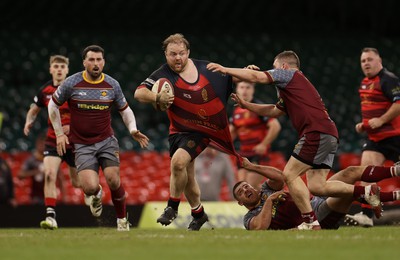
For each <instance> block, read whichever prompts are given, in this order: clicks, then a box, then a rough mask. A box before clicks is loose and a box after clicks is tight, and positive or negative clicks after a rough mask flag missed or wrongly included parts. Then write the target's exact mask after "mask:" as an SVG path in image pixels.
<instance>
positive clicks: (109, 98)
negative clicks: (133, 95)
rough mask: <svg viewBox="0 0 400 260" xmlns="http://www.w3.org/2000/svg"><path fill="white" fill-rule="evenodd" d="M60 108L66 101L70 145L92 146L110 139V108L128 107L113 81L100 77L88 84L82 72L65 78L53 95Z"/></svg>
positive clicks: (104, 75)
mask: <svg viewBox="0 0 400 260" xmlns="http://www.w3.org/2000/svg"><path fill="white" fill-rule="evenodd" d="M53 101H54V102H55V103H56V104H57V105H61V104H63V103H64V102H66V101H68V104H69V107H70V110H71V128H70V129H71V138H70V139H71V142H72V143H75V144H86V145H90V144H94V143H98V142H101V141H103V140H105V139H106V138H108V137H110V136H112V135H113V134H114V131H113V129H112V127H111V107H112V105H113V104H115V105H116V107H117V109H118V110H119V111H123V110H125V109H126V108H127V107H128V103H127V102H126V99H125V96H124V94H123V93H122V90H121V87H120V85H119V83H118V81H116V80H115V79H113V78H112V77H110V76H108V75H107V74H104V73H103V74H102V76H101V79H100V80H98V81H90V80H89V79H88V78H87V77H86V76H85V71H83V72H78V73H75V74H74V75H72V76H70V77H68V78H67V79H66V80H65V81H64V82H63V83H62V84H61V86H60V87H59V88H58V89H57V91H56V92H55V93H54V95H53Z"/></svg>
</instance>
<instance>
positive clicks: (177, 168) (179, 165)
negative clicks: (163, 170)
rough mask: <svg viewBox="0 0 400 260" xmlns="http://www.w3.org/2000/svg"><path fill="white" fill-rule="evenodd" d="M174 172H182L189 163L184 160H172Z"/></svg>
mask: <svg viewBox="0 0 400 260" xmlns="http://www.w3.org/2000/svg"><path fill="white" fill-rule="evenodd" d="M171 167H172V172H181V171H183V170H185V169H186V167H187V163H186V162H185V161H183V160H179V159H178V160H173V161H172V162H171Z"/></svg>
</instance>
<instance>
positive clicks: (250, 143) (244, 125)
mask: <svg viewBox="0 0 400 260" xmlns="http://www.w3.org/2000/svg"><path fill="white" fill-rule="evenodd" d="M251 102H253V103H260V102H258V101H256V100H252V101H251ZM268 120H269V119H268V118H267V117H261V116H259V115H257V114H256V113H254V112H252V111H250V110H248V109H244V108H241V107H239V106H236V107H235V109H234V110H233V113H232V117H231V123H232V124H233V126H234V127H235V128H236V131H237V137H238V139H239V141H240V155H242V156H244V157H252V156H256V153H255V152H254V150H253V149H254V147H255V146H256V145H258V144H260V143H261V142H262V141H263V140H264V138H265V136H266V135H267V133H268V128H267V122H268ZM267 153H268V149H267V151H265V154H264V155H266V154H267Z"/></svg>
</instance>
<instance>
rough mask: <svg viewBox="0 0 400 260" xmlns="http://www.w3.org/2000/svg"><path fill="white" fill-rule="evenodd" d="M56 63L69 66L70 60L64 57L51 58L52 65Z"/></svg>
mask: <svg viewBox="0 0 400 260" xmlns="http://www.w3.org/2000/svg"><path fill="white" fill-rule="evenodd" d="M54 62H58V63H65V64H67V65H69V59H68V58H67V57H65V56H63V55H52V56H50V65H51V64H53V63H54Z"/></svg>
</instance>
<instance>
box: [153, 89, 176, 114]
mask: <svg viewBox="0 0 400 260" xmlns="http://www.w3.org/2000/svg"><path fill="white" fill-rule="evenodd" d="M174 99H175V96H174V95H173V94H172V93H171V91H169V89H164V90H163V91H161V92H160V93H158V94H157V100H158V101H157V102H158V103H159V105H160V109H161V110H162V111H165V110H167V109H168V108H169V107H170V106H171V105H172V103H173V102H174Z"/></svg>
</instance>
